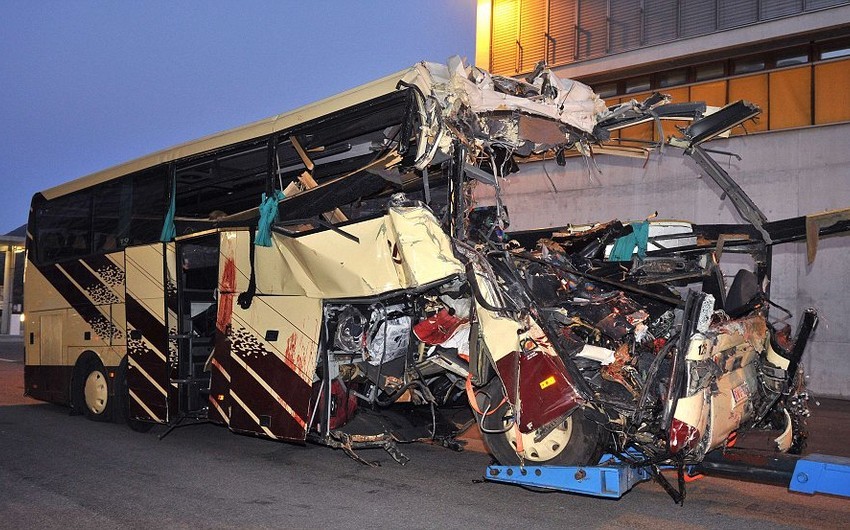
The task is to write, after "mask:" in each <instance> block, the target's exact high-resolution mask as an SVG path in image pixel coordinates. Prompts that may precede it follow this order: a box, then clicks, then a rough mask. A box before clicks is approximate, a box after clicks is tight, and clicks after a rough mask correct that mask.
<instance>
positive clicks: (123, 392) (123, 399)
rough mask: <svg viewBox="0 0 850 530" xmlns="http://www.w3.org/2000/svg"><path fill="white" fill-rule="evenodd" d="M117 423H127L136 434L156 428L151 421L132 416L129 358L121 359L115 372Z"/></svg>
mask: <svg viewBox="0 0 850 530" xmlns="http://www.w3.org/2000/svg"><path fill="white" fill-rule="evenodd" d="M113 414H114V419H115V422H116V423H126V424H127V426H128V427H130V428H131V429H132V430H134V431H136V432H148V431H149V430H151V428H152V427H153V426H154V424H153V423H151V422H149V421H142V420H137V419H135V418H133V417H131V416H130V387H129V386H128V385H127V357H124V358H123V359H121V364H119V365H118V369H117V370H116V371H115V408H114V412H113Z"/></svg>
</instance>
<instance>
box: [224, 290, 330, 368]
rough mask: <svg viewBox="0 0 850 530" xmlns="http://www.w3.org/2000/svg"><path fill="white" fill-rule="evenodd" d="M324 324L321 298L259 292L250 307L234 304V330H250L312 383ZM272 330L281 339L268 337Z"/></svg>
mask: <svg viewBox="0 0 850 530" xmlns="http://www.w3.org/2000/svg"><path fill="white" fill-rule="evenodd" d="M321 324H322V301H321V300H317V299H314V298H307V297H306V296H256V297H254V299H253V301H252V303H251V306H250V307H249V308H248V309H242V308H241V307H239V305H238V304H235V305H234V307H233V314H232V321H231V326H232V328H231V329H232V330H231V334H241V333H243V332H245V333H248V334H250V335H251V336H252V337H254V339H255V340H257V341H258V342H259V343H260V344H261V345H262V346H263V347H264V348H265V349H266V350H268V351H270V352H272V354H274V355H275V356H276V357H277V358H278V359H279V360H280V361H281V362H282V363H284V364H286V365H287V366H288V367H289V368H291V369H292V370H293V371H295V372H296V373H297V374H298V375H299V376H300V377H301V379H303V380H304V381H305V382H307V383H310V384H312V383H313V374H314V373H315V371H316V363H317V360H318V351H319V334H320V332H321ZM270 330H274V331H277V333H278V334H277V337H278V338H277V340H275V341H268V340H265V336H266V332H267V331H270ZM231 355H233V350H231ZM259 375H260V376H261V377H265V376H266V375H267V374H259Z"/></svg>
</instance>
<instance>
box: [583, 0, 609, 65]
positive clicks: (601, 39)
mask: <svg viewBox="0 0 850 530" xmlns="http://www.w3.org/2000/svg"><path fill="white" fill-rule="evenodd" d="M607 48H608V0H579V1H578V57H579V59H589V58H591V57H599V56H601V55H604V54H605V52H606V51H607Z"/></svg>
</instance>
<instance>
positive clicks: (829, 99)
mask: <svg viewBox="0 0 850 530" xmlns="http://www.w3.org/2000/svg"><path fill="white" fill-rule="evenodd" d="M848 120H850V60H843V61H835V62H829V63H823V64H819V65H816V66H815V123H833V122H837V121H848Z"/></svg>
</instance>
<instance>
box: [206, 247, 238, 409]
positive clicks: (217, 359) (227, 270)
mask: <svg viewBox="0 0 850 530" xmlns="http://www.w3.org/2000/svg"><path fill="white" fill-rule="evenodd" d="M235 289H236V265H235V264H234V263H233V259H232V258H228V259H227V260H226V261H225V262H224V269H223V270H222V273H221V278H220V279H219V284H218V292H219V295H218V309H217V313H216V319H215V345H214V347H213V356H212V358H213V362H212V367H211V368H210V377H211V379H210V399H211V400H215V404H216V405H218V408H216V407H215V406H213V404H212V403H210V408H209V419H210V421H215V422H219V423H224V424H227V423H229V422H230V418H229V417H227V416H226V415H227V414H228V410H230V408H231V407H232V404H231V399H230V381H228V379H227V376H225V375H224V374H225V373H227V374H228V375H229V376H230V377H232V370H231V368H230V364H231V363H230V337H229V335H230V326H231V318H232V316H233V297H234V296H235V293H234V291H235ZM219 408H220V409H221V411H222V412H219V410H218V409H219Z"/></svg>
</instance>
